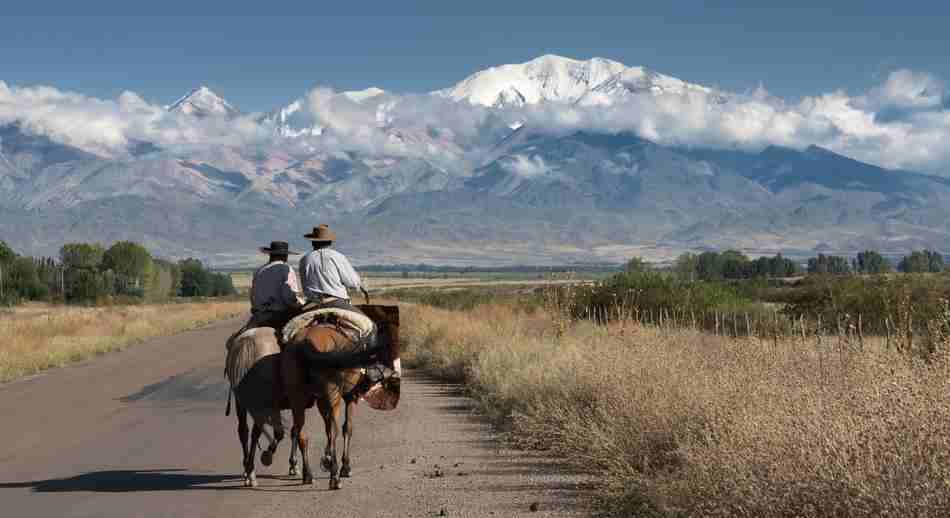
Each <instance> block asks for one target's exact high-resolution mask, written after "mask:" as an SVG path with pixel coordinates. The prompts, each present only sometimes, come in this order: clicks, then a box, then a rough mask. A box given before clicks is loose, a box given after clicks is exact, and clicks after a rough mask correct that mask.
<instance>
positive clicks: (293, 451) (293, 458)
mask: <svg viewBox="0 0 950 518" xmlns="http://www.w3.org/2000/svg"><path fill="white" fill-rule="evenodd" d="M288 462H289V463H290V469H289V470H287V476H290V477H296V476H297V475H298V474H299V472H298V471H297V436H296V435H294V433H293V431H291V433H290V459H289V460H288Z"/></svg>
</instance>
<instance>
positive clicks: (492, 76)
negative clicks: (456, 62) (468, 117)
mask: <svg viewBox="0 0 950 518" xmlns="http://www.w3.org/2000/svg"><path fill="white" fill-rule="evenodd" d="M626 68H627V67H626V66H625V65H624V64H623V63H618V62H616V61H611V60H609V59H603V58H593V59H590V60H588V61H579V60H575V59H570V58H565V57H561V56H554V55H545V56H541V57H539V58H535V59H532V60H531V61H528V62H526V63H520V64H514V65H501V66H497V67H492V68H489V69H486V70H482V71H480V72H476V73H475V74H473V75H471V76H469V77H468V78H466V79H464V80H463V81H462V82H460V83H458V84H456V85H455V86H453V87H451V88H446V89H444V90H438V91H436V92H434V93H435V94H436V95H441V96H444V97H448V98H450V99H454V100H456V101H461V100H467V101H469V102H471V103H472V104H481V105H484V106H494V107H505V106H522V105H524V104H535V103H538V102H541V101H562V102H574V101H576V100H577V99H579V98H580V97H581V96H583V95H584V94H586V93H587V92H588V91H589V90H590V89H591V88H593V87H595V86H597V85H598V84H600V83H602V82H603V81H606V80H607V79H609V78H611V77H613V76H615V75H616V74H618V73H620V72H622V71H624V70H625V69H626Z"/></svg>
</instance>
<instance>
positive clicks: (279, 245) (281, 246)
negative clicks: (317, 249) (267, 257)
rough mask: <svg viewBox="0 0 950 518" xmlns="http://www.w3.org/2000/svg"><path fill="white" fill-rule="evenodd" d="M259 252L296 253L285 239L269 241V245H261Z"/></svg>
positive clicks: (274, 253) (273, 253)
mask: <svg viewBox="0 0 950 518" xmlns="http://www.w3.org/2000/svg"><path fill="white" fill-rule="evenodd" d="M260 250H261V252H263V253H265V254H271V255H296V254H297V252H294V251H293V250H291V249H290V246H289V245H288V244H287V242H286V241H271V242H270V246H262V247H261V248H260Z"/></svg>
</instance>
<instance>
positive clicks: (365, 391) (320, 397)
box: [281, 300, 401, 489]
mask: <svg viewBox="0 0 950 518" xmlns="http://www.w3.org/2000/svg"><path fill="white" fill-rule="evenodd" d="M367 302H368V300H367ZM367 322H368V323H369V325H367ZM284 340H285V342H286V346H285V347H284V352H283V353H282V355H281V363H282V367H283V381H284V387H285V389H286V395H287V397H288V400H289V403H290V410H291V411H292V413H293V427H292V428H291V436H292V437H293V438H294V439H295V440H296V442H297V445H298V446H299V448H300V452H301V455H302V456H303V473H302V478H303V483H304V484H312V483H313V471H312V470H311V468H310V460H309V444H310V441H309V437H308V434H307V431H306V429H305V425H306V410H307V408H308V406H309V405H310V404H311V402H312V401H314V400H316V406H317V408H318V409H319V411H320V415H321V416H322V417H323V423H324V428H325V431H326V436H327V444H326V448H325V449H324V452H323V456H322V457H321V462H320V464H321V466H322V467H323V468H324V469H325V470H327V471H329V472H330V484H329V487H330V489H339V487H340V478H341V477H343V478H345V477H349V476H350V473H351V464H350V448H351V446H352V438H353V418H354V414H355V410H356V404H357V403H358V402H359V400H360V399H364V400H366V401H367V403H368V404H369V405H370V406H371V407H372V408H375V409H379V410H390V409H393V408H395V407H396V405H397V404H398V402H399V394H400V374H401V372H400V371H401V366H400V360H399V308H398V307H396V306H380V305H369V304H366V305H361V306H347V305H344V306H341V307H329V308H321V309H318V310H316V311H311V312H306V313H304V314H302V315H300V316H298V317H296V318H294V319H293V320H291V322H290V323H288V325H287V326H286V327H285V329H284ZM341 409H342V411H343V423H342V434H343V451H342V459H341V460H342V464H340V463H339V462H338V460H337V448H336V447H337V437H338V426H337V424H338V422H339V419H340V412H341Z"/></svg>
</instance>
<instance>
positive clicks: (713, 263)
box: [696, 252, 723, 281]
mask: <svg viewBox="0 0 950 518" xmlns="http://www.w3.org/2000/svg"><path fill="white" fill-rule="evenodd" d="M722 272H723V267H722V258H721V257H720V256H719V254H718V253H716V252H703V253H701V254H699V257H697V259H696V273H697V274H698V275H699V278H700V279H702V280H704V281H717V280H721V279H722V277H723V275H722Z"/></svg>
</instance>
